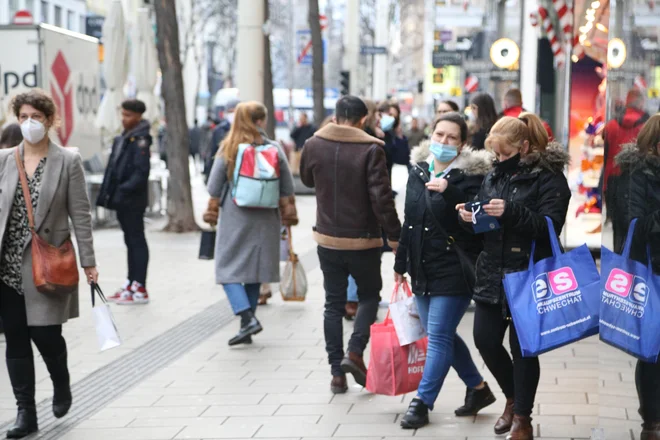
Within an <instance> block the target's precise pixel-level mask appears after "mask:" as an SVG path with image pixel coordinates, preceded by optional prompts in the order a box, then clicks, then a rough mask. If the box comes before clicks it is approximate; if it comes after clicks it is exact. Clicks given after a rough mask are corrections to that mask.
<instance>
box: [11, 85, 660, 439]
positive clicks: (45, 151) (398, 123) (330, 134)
mask: <svg viewBox="0 0 660 440" xmlns="http://www.w3.org/2000/svg"><path fill="white" fill-rule="evenodd" d="M500 104H501V108H502V109H503V111H502V112H501V113H500V114H498V113H497V111H496V104H495V100H494V99H493V98H492V97H491V96H490V95H488V94H486V93H479V94H476V95H474V96H473V97H472V99H471V100H470V102H469V105H468V106H467V108H466V109H465V110H464V112H460V111H459V110H460V109H459V106H458V105H457V104H456V103H454V102H452V101H442V102H439V103H438V104H437V107H436V114H435V118H434V120H433V122H432V123H430V124H425V123H424V121H422V120H421V119H420V118H417V117H414V118H412V119H411V120H410V124H409V126H408V128H407V129H406V127H405V125H406V124H405V123H404V118H403V117H402V116H403V115H402V114H401V109H400V107H399V106H398V105H397V104H396V103H395V102H391V101H384V102H381V103H376V102H374V101H370V100H366V99H361V98H359V97H356V96H344V97H342V98H340V99H339V100H338V101H337V104H336V108H335V111H334V114H333V116H332V117H330V118H328V119H327V120H325V121H323V122H322V123H320V124H319V126H318V127H316V126H315V125H314V124H313V123H311V122H310V121H309V118H308V116H307V115H306V114H304V113H302V114H301V115H300V118H299V121H298V124H297V126H296V127H295V128H294V130H293V131H292V132H291V138H292V139H293V141H294V143H295V147H294V148H293V149H292V151H290V152H287V151H285V149H284V148H282V146H281V145H280V144H279V143H277V142H274V141H273V140H271V139H269V138H268V136H267V134H266V131H265V130H266V126H267V120H268V118H269V117H272V115H268V112H267V110H266V107H265V106H264V105H263V104H261V103H258V102H238V101H236V102H231V103H230V104H229V105H228V106H227V109H226V110H227V111H226V112H225V114H224V117H223V118H221V119H219V120H213V119H208V120H207V121H206V122H205V123H204V124H202V125H201V126H200V125H199V123H198V121H195V124H194V126H193V127H192V128H191V129H190V145H191V153H190V154H191V156H192V160H193V163H195V164H197V163H198V162H200V161H201V162H202V164H203V166H202V168H203V170H202V173H203V174H204V176H205V179H206V181H207V188H208V191H209V195H210V200H209V204H208V207H207V210H206V212H205V213H204V220H205V221H206V222H207V223H209V224H210V225H212V226H213V227H215V228H217V237H216V245H215V252H214V259H215V281H216V283H217V284H219V285H221V286H222V287H223V289H224V291H225V293H226V295H227V298H228V300H229V303H230V306H231V308H232V311H233V313H234V314H235V315H236V316H237V317H239V322H240V324H239V328H238V332H237V334H236V335H235V336H233V337H232V338H231V339H230V340H229V341H228V344H229V346H236V345H242V344H251V343H253V337H254V336H255V335H257V334H259V333H260V332H262V331H263V330H264V328H263V326H262V324H261V322H260V321H259V319H258V317H257V311H258V305H259V304H266V303H267V300H268V298H269V297H270V295H272V294H271V292H270V287H269V286H270V284H272V283H277V282H279V281H280V264H279V263H280V254H281V252H280V243H281V234H282V228H283V227H284V228H287V227H291V226H295V225H297V224H298V216H297V210H296V200H295V196H294V186H295V185H294V184H295V178H296V177H298V178H299V179H300V181H301V182H302V183H303V184H304V185H306V186H307V187H310V188H314V190H315V197H316V202H317V203H316V222H315V226H314V230H313V237H314V240H315V241H316V242H317V244H318V258H319V261H320V266H321V270H322V272H323V278H324V282H323V286H324V290H325V309H324V314H323V328H324V338H325V347H326V351H327V355H328V363H329V365H330V376H331V380H330V391H331V392H332V393H334V394H341V393H346V392H347V391H348V381H347V375H350V376H352V377H353V379H354V380H355V382H356V383H357V384H359V385H362V386H366V385H367V365H366V363H365V361H364V352H365V350H366V347H367V345H368V343H369V341H370V336H371V335H370V329H371V326H372V324H374V323H375V321H376V319H377V313H378V308H379V303H380V301H381V290H382V287H383V280H382V275H381V261H382V255H383V253H384V252H394V253H395V258H394V260H395V263H394V281H395V283H396V284H397V285H401V284H403V283H406V282H407V277H409V278H410V287H411V290H412V294H413V295H414V298H415V300H414V302H415V305H416V309H417V314H418V316H419V320H420V322H421V324H422V326H423V328H424V330H425V332H426V334H427V335H428V350H427V354H426V360H425V365H424V369H423V374H422V377H421V381H420V383H419V386H418V389H417V393H416V395H415V397H414V398H413V399H412V401H411V402H410V405H409V407H408V410H407V412H406V414H405V415H404V416H403V417H402V419H401V421H400V424H401V427H402V428H403V429H419V428H422V427H424V426H425V425H427V424H428V423H429V412H430V411H432V410H433V408H434V406H435V403H436V401H437V399H438V397H439V395H440V393H441V392H442V388H443V383H444V381H445V379H446V377H447V374H448V373H449V370H450V368H454V369H455V370H456V372H457V373H458V375H459V377H460V378H461V380H462V381H463V383H464V384H465V390H466V391H465V399H464V401H463V402H462V404H461V406H460V407H458V408H457V409H456V410H455V415H456V416H457V417H466V416H474V415H476V414H477V413H479V411H481V410H482V409H484V408H485V407H487V406H490V405H493V404H494V403H495V402H496V397H495V395H494V393H493V391H492V390H491V388H490V386H489V384H488V383H486V381H485V380H484V378H483V376H482V375H481V373H480V372H479V369H478V368H477V366H476V364H477V363H478V362H475V357H476V355H477V353H470V350H469V348H468V344H467V343H466V342H465V340H464V337H465V335H463V337H462V336H461V335H459V334H458V332H457V328H458V325H459V323H460V321H461V319H462V318H463V316H464V315H465V313H466V311H467V309H468V306H469V305H470V303H471V302H472V301H474V302H475V304H476V306H475V315H474V329H473V338H474V342H475V345H476V347H477V350H478V355H479V356H481V358H482V359H483V361H484V363H485V365H486V367H487V368H488V370H489V371H490V372H491V373H492V375H493V376H494V377H495V380H496V381H497V385H498V386H499V388H500V389H501V391H502V393H503V394H504V396H505V398H506V401H505V402H503V405H502V406H503V408H502V415H501V416H500V417H499V418H498V420H497V421H496V423H495V426H494V428H493V429H494V432H495V433H496V434H506V433H509V437H508V438H510V439H513V440H529V439H533V437H534V429H533V425H532V418H531V416H532V413H533V409H534V404H535V398H536V390H537V387H538V384H539V380H540V375H541V369H540V363H539V359H538V357H537V356H529V355H523V352H522V349H521V342H520V335H519V334H518V331H519V329H516V327H515V326H514V324H515V322H514V320H513V317H512V313H511V310H510V306H509V304H508V301H507V297H506V295H505V289H504V286H503V283H502V279H503V277H504V276H505V275H506V274H509V273H513V272H518V271H521V270H525V269H526V268H527V267H528V265H529V264H530V259H531V260H532V261H533V262H538V261H540V260H543V259H545V258H547V257H549V256H551V255H552V240H553V239H552V237H554V236H558V235H559V234H560V233H561V231H562V229H563V226H564V222H565V219H566V215H567V211H568V205H569V201H570V198H571V192H570V189H569V186H568V182H567V179H566V176H565V169H566V166H567V165H568V162H569V154H568V152H567V151H566V148H564V146H562V145H560V144H558V143H556V142H554V139H553V134H552V130H551V129H550V126H549V125H548V124H547V123H546V122H545V121H543V120H541V119H540V118H539V117H538V116H536V115H534V114H532V113H529V112H527V111H525V109H524V108H523V105H522V99H521V94H520V91H519V90H516V89H513V90H510V91H508V92H507V93H506V94H505V95H504V98H503V100H502V102H501V103H500ZM11 109H12V112H13V113H14V115H15V117H16V118H17V120H18V124H15V125H13V126H12V125H10V126H7V127H6V128H5V129H4V130H3V132H2V135H1V137H0V145H1V146H2V149H0V170H2V173H1V174H0V262H1V263H0V318H1V319H2V323H3V325H4V331H5V335H6V341H7V346H6V360H7V366H8V372H9V376H10V380H11V384H12V388H13V391H14V395H15V397H16V401H17V406H18V415H17V419H16V422H15V424H14V426H13V427H11V428H10V430H9V431H8V433H7V437H8V438H22V437H25V436H27V435H29V434H30V433H32V432H35V431H37V429H38V423H37V414H36V404H35V400H34V394H35V377H34V356H33V353H32V346H31V342H34V344H35V346H36V347H37V349H38V350H39V352H40V353H41V355H42V357H43V359H44V362H45V363H46V366H47V368H48V371H49V373H50V376H51V379H52V382H53V389H54V396H53V413H54V415H55V416H56V417H63V416H64V415H65V414H66V413H67V412H68V411H69V408H70V407H71V405H72V401H73V397H72V395H71V390H70V384H69V382H70V379H69V373H68V365H67V348H66V342H65V340H64V338H63V336H62V324H63V323H65V322H66V321H67V320H68V319H70V318H73V317H76V316H77V315H78V296H77V289H73V290H72V291H71V292H69V294H68V295H66V296H52V295H48V294H44V293H43V292H42V291H41V290H40V287H39V286H38V285H37V284H36V283H35V280H34V279H33V277H32V276H25V274H32V273H33V270H34V267H35V266H36V265H37V264H39V262H38V261H37V260H35V259H34V258H36V257H34V256H33V254H32V253H30V252H28V251H27V249H31V246H32V245H33V243H34V241H35V240H36V239H42V240H45V241H46V242H48V243H50V244H51V245H53V246H61V245H63V243H65V242H66V241H67V240H68V239H69V235H70V231H69V224H70V223H71V224H72V225H73V231H74V232H75V236H76V239H77V242H78V254H79V261H80V264H81V266H82V267H83V268H84V272H85V275H86V281H87V282H89V283H90V284H93V283H96V282H97V281H98V272H97V271H96V262H95V258H94V248H93V241H92V227H91V207H90V201H89V199H88V196H87V192H86V191H85V188H86V186H85V181H84V171H83V168H82V161H81V158H80V156H79V155H77V154H76V153H74V152H71V151H69V150H67V149H64V148H62V147H60V146H58V145H56V144H55V143H54V142H53V141H52V140H51V139H50V137H49V135H48V133H49V130H50V129H51V128H52V127H54V126H55V125H56V124H57V120H56V114H55V104H54V102H53V100H52V99H51V98H50V97H49V96H48V95H47V94H46V93H45V92H43V91H39V90H33V91H31V92H27V93H23V94H19V95H18V96H17V97H16V98H14V101H13V102H12V107H11ZM145 111H146V107H145V104H144V103H143V102H141V101H139V100H135V99H130V100H127V101H125V102H124V103H122V108H121V114H122V125H123V131H122V133H121V134H120V135H119V136H117V137H116V138H115V139H114V142H113V145H112V149H111V154H110V157H109V159H108V165H107V167H106V171H105V175H104V179H103V184H102V187H101V190H100V193H99V195H98V198H97V200H96V204H97V205H98V206H102V207H104V208H106V209H110V210H113V211H115V212H116V213H117V219H118V221H119V224H120V226H121V229H122V231H123V234H124V240H125V244H126V248H127V268H128V273H127V278H126V281H125V283H124V284H123V285H122V286H121V287H120V289H119V290H118V291H117V292H116V293H115V294H114V295H112V296H110V297H109V298H108V299H110V300H111V301H115V302H116V303H117V304H123V305H128V304H147V303H148V302H149V295H148V293H147V288H146V286H147V268H148V263H149V248H148V244H147V241H146V237H145V231H144V213H145V210H146V207H147V201H148V176H149V172H150V157H151V147H152V137H151V134H150V133H151V125H150V124H149V122H147V121H146V120H144V119H143V118H142V115H143V114H144V113H145ZM620 113H621V114H620V115H618V116H617V118H616V119H615V120H613V121H611V122H610V123H609V124H608V125H607V127H606V131H605V135H604V137H605V144H606V150H607V153H606V156H607V159H606V167H605V173H604V177H603V180H604V185H608V186H610V187H611V188H613V189H612V192H613V193H614V194H616V197H613V198H612V199H611V206H612V207H613V209H612V210H611V214H610V215H611V218H612V221H613V227H614V234H615V250H616V251H617V252H620V251H621V248H622V247H623V244H624V240H623V238H624V237H625V236H626V233H627V232H628V224H629V223H630V221H631V220H632V219H633V218H637V219H638V220H639V226H638V228H637V230H636V232H635V234H634V237H633V242H632V245H631V249H632V253H631V256H632V258H633V259H635V260H637V261H640V262H643V263H645V264H646V263H647V261H650V264H651V265H652V267H653V269H654V270H655V271H656V273H657V272H658V271H659V270H660V254H658V249H660V233H659V232H658V231H660V218H659V216H658V212H660V211H658V206H660V196H659V194H660V177H659V176H660V141H659V139H660V116H658V115H656V116H653V117H650V116H649V115H648V114H646V113H644V111H643V102H642V98H641V97H640V96H639V94H636V93H634V92H632V93H631V94H629V96H628V100H627V106H626V108H625V109H622V110H621V112H620ZM158 143H159V150H160V153H161V157H162V158H163V159H164V160H167V157H166V152H167V147H166V145H167V131H166V128H163V129H162V130H161V131H160V133H159V136H158ZM164 146H165V147H164ZM14 147H17V148H14ZM608 161H609V162H608ZM394 165H402V166H406V167H408V180H407V185H406V192H405V203H404V218H403V222H402V221H401V220H400V219H399V216H398V214H397V211H396V209H395V203H394V202H395V197H396V196H397V194H396V192H394V191H393V190H392V169H393V167H394ZM338 176H340V178H338ZM347 194H350V197H347ZM474 201H479V202H482V208H483V211H484V213H485V215H487V216H489V217H490V218H492V219H495V220H496V221H497V223H498V227H497V228H492V229H491V230H487V231H486V232H483V233H475V230H474V228H473V224H474V212H473V211H471V210H470V209H469V208H468V207H467V204H468V203H470V202H474ZM33 212H34V215H33ZM547 219H550V220H551V222H548V220H547ZM24 250H25V251H24ZM647 252H650V254H649V255H647ZM344 319H351V320H354V322H353V330H352V333H351V336H350V338H349V341H348V344H347V346H345V345H344V330H343V326H344V322H343V321H344ZM507 331H508V332H509V350H507V348H506V347H505V344H504V337H505V334H506V332H507ZM635 380H636V385H637V389H638V395H639V401H640V414H641V415H642V418H643V421H644V424H643V434H642V439H644V440H654V439H658V438H660V404H658V397H657V396H659V395H660V364H658V363H651V362H645V361H641V360H640V361H638V364H637V369H636V377H635ZM457 406H458V403H457Z"/></svg>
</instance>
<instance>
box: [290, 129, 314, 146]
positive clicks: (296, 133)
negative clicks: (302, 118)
mask: <svg viewBox="0 0 660 440" xmlns="http://www.w3.org/2000/svg"><path fill="white" fill-rule="evenodd" d="M315 131H316V127H315V126H313V125H312V124H305V125H300V126H298V127H296V128H294V129H293V131H292V132H291V139H293V141H294V142H295V143H296V151H300V150H302V148H303V147H304V146H305V142H307V139H309V138H311V137H312V136H314V132H315Z"/></svg>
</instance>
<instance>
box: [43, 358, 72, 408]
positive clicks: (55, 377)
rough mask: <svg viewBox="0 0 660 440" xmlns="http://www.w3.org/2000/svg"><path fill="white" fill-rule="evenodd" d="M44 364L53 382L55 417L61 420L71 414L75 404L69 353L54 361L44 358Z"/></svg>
mask: <svg viewBox="0 0 660 440" xmlns="http://www.w3.org/2000/svg"><path fill="white" fill-rule="evenodd" d="M44 362H45V363H46V367H47V368H48V372H49V373H50V378H51V380H52V381H53V415H55V417H57V418H58V419H59V418H62V417H64V416H65V415H66V414H67V413H68V412H69V409H70V408H71V403H72V402H73V397H72V396H71V383H70V377H69V367H68V366H67V353H66V351H65V352H64V353H62V354H61V355H59V356H58V357H56V358H54V359H51V358H47V357H45V356H44Z"/></svg>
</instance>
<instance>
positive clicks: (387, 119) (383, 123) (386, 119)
mask: <svg viewBox="0 0 660 440" xmlns="http://www.w3.org/2000/svg"><path fill="white" fill-rule="evenodd" d="M394 121H395V119H394V116H390V115H383V116H382V117H381V118H380V128H381V130H383V131H390V130H391V129H392V127H394Z"/></svg>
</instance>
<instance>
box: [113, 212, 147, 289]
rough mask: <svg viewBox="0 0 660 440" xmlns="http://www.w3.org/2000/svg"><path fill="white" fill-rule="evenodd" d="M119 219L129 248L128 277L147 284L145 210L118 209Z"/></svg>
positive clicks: (144, 284)
mask: <svg viewBox="0 0 660 440" xmlns="http://www.w3.org/2000/svg"><path fill="white" fill-rule="evenodd" d="M117 220H119V225H120V226H121V230H122V231H123V232H124V242H125V243H126V248H127V250H128V279H129V280H130V281H131V282H133V281H137V282H138V283H140V284H142V285H143V286H146V285H147V266H148V265H149V247H148V246H147V239H146V237H145V236H144V210H135V211H132V210H129V209H126V210H121V211H117Z"/></svg>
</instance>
